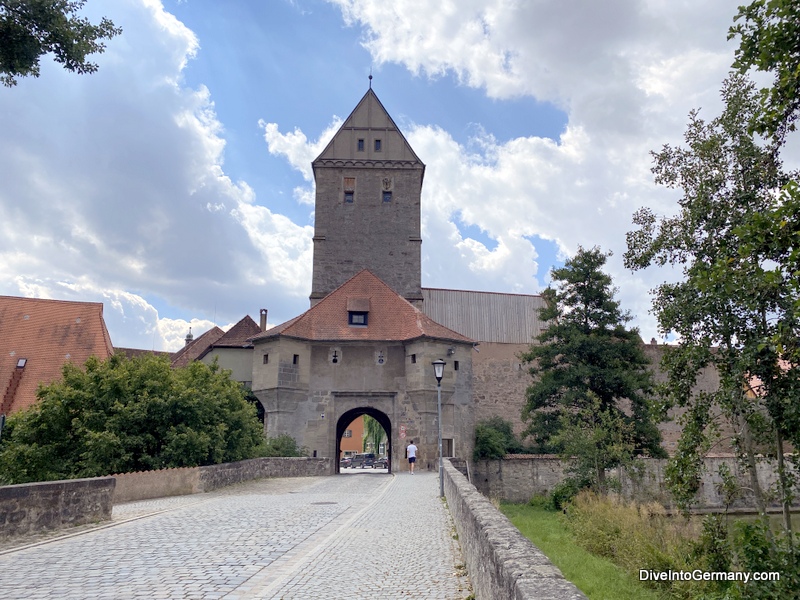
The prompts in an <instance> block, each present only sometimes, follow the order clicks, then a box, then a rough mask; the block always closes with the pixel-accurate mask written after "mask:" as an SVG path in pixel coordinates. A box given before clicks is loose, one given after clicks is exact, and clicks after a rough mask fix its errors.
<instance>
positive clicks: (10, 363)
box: [0, 296, 114, 414]
mask: <svg viewBox="0 0 800 600" xmlns="http://www.w3.org/2000/svg"><path fill="white" fill-rule="evenodd" d="M113 353H114V348H113V346H112V345H111V337H110V336H109V335H108V330H107V329H106V324H105V321H103V305H102V304H101V303H99V302H68V301H64V300H44V299H40V298H17V297H14V296H0V402H2V407H0V411H2V412H3V413H5V414H9V413H11V412H16V411H18V410H20V409H23V408H27V407H28V406H30V405H32V404H33V403H34V402H36V388H37V387H38V385H39V384H40V383H43V384H49V383H52V382H53V381H55V380H57V379H60V378H61V367H62V366H63V365H64V363H65V362H67V361H71V362H73V363H74V364H77V365H81V364H83V363H84V362H86V359H88V358H89V357H90V356H92V355H94V356H96V357H98V358H100V359H106V358H108V357H109V356H111V355H112V354H113ZM22 358H25V359H27V362H26V363H25V368H24V369H18V368H17V362H18V361H19V360H20V359H22ZM15 373H16V375H15ZM12 381H15V382H16V383H15V385H11V386H10V385H9V384H11V383H12Z"/></svg>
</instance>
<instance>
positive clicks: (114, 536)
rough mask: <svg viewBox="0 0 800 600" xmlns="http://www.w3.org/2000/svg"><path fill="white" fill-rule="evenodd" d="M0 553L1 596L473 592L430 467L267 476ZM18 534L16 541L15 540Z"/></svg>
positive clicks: (135, 505)
mask: <svg viewBox="0 0 800 600" xmlns="http://www.w3.org/2000/svg"><path fill="white" fill-rule="evenodd" d="M25 541H27V542H28V545H27V546H25V545H23V546H19V545H18V546H17V547H16V548H8V544H6V549H5V550H2V551H0V597H2V598H8V599H9V600H10V599H20V600H21V599H28V598H31V599H39V598H41V599H50V598H58V599H70V598H75V599H85V598H154V599H169V598H226V599H228V600H236V599H255V598H285V599H287V600H288V599H290V598H297V599H316V598H325V599H328V598H330V599H336V598H342V599H344V598H347V599H356V598H369V599H370V600H374V599H375V598H404V599H407V598H414V599H415V600H416V599H424V598H435V599H437V600H438V599H460V598H466V597H467V596H468V595H469V593H470V591H469V589H468V588H469V586H468V581H467V578H466V575H465V574H464V572H463V568H462V567H461V564H462V563H463V560H462V558H461V554H460V550H459V548H458V544H457V542H456V541H455V540H454V539H453V529H452V522H451V519H450V514H449V512H448V511H447V509H446V507H445V505H444V504H443V503H442V501H441V500H440V499H439V498H438V477H437V475H436V474H435V473H424V472H423V473H418V474H416V475H413V476H411V475H409V474H408V473H402V474H399V475H397V476H394V475H379V474H372V473H363V474H362V473H359V474H353V475H339V476H334V477H311V478H296V479H267V480H261V481H256V482H251V483H247V484H242V485H238V486H232V487H230V488H226V489H224V490H220V491H217V492H213V493H210V494H202V495H193V496H180V497H173V498H161V499H157V500H147V501H143V502H132V503H129V504H123V505H119V506H116V507H114V514H113V522H112V523H111V524H110V525H108V524H106V525H103V526H100V527H95V528H82V529H80V530H78V531H77V532H71V534H68V535H62V536H60V537H47V538H45V539H42V538H30V539H28V540H25ZM19 543H20V541H19V540H17V544H19Z"/></svg>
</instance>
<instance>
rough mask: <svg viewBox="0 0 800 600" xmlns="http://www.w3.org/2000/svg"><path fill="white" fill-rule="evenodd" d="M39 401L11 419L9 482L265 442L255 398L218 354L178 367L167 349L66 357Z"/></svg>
mask: <svg viewBox="0 0 800 600" xmlns="http://www.w3.org/2000/svg"><path fill="white" fill-rule="evenodd" d="M37 396H38V402H37V403H36V404H34V405H33V406H32V407H31V408H29V409H27V410H24V411H20V412H18V413H16V414H14V415H12V416H11V417H10V418H9V419H8V424H7V427H6V429H5V430H4V432H3V438H2V441H0V480H3V481H6V482H9V483H26V482H30V481H51V480H55V479H70V478H75V477H97V476H100V475H109V474H112V473H125V472H130V471H148V470H152V469H163V468H170V467H194V466H200V465H210V464H217V463H222V462H232V461H237V460H243V459H245V458H253V457H256V456H259V455H261V454H262V453H263V452H264V435H263V428H262V425H261V423H259V421H258V418H257V417H256V409H255V407H254V406H253V405H252V404H250V403H248V402H247V401H246V400H245V391H244V389H243V388H242V386H241V385H240V384H239V383H238V382H236V381H233V380H231V378H230V373H229V372H228V371H223V370H221V369H220V368H219V367H218V366H217V365H216V364H214V365H212V366H208V365H206V364H204V363H201V362H193V363H191V364H190V365H189V366H188V367H185V368H182V369H171V368H170V365H169V362H168V361H167V360H166V359H164V358H161V357H157V356H154V355H145V356H140V357H136V358H134V359H130V360H129V359H127V358H125V357H124V356H120V355H115V356H112V357H110V358H108V359H107V360H105V361H100V360H98V359H97V358H95V357H91V358H89V360H87V361H86V363H85V365H84V367H83V368H81V367H79V366H76V365H73V364H71V363H67V364H66V365H64V368H63V370H62V379H61V381H57V382H55V383H52V384H50V385H48V386H43V387H40V388H39V390H38V392H37Z"/></svg>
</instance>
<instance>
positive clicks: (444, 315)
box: [421, 288, 544, 344]
mask: <svg viewBox="0 0 800 600" xmlns="http://www.w3.org/2000/svg"><path fill="white" fill-rule="evenodd" d="M422 298H423V302H422V307H421V308H422V312H424V313H425V314H426V315H428V316H429V317H430V318H431V319H433V320H434V321H436V322H437V323H441V324H442V325H444V326H445V327H448V328H450V329H452V330H454V331H457V332H458V333H460V334H461V335H464V336H466V337H468V338H471V339H473V340H476V341H479V342H497V343H503V344H530V343H531V342H532V341H533V338H534V337H535V336H538V335H539V334H540V333H541V332H542V327H541V323H540V321H539V309H541V308H543V307H544V300H542V297H541V296H531V295H524V294H499V293H495V292H473V291H467V290H442V289H436V288H422Z"/></svg>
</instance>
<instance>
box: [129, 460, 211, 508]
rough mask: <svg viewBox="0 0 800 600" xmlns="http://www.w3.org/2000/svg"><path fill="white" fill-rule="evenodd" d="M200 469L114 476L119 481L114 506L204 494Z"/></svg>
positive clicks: (191, 468) (164, 470)
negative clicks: (201, 486)
mask: <svg viewBox="0 0 800 600" xmlns="http://www.w3.org/2000/svg"><path fill="white" fill-rule="evenodd" d="M200 468H201V467H183V468H178V469H160V470H158V471H137V472H135V473H121V474H118V475H114V476H113V477H114V479H116V480H117V487H116V489H115V490H114V504H121V503H123V502H134V501H136V500H147V499H149V498H164V497H166V496H183V495H185V494H197V493H199V492H202V491H203V490H202V489H201V488H200Z"/></svg>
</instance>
